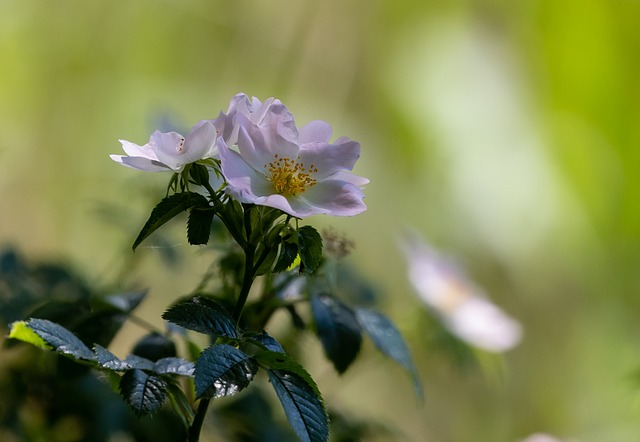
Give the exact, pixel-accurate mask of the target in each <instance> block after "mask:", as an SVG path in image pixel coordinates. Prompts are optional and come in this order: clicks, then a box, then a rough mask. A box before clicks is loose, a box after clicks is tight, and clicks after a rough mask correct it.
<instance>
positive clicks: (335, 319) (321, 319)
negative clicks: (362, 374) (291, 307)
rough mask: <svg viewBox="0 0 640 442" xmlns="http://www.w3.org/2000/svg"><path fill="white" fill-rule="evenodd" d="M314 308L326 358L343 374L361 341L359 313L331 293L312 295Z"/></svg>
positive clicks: (312, 306) (314, 316)
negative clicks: (357, 315)
mask: <svg viewBox="0 0 640 442" xmlns="http://www.w3.org/2000/svg"><path fill="white" fill-rule="evenodd" d="M311 310H312V312H313V319H314V321H315V323H316V333H317V334H318V337H319V338H320V341H321V342H322V346H323V348H324V351H325V354H326V355H327V358H329V360H330V361H331V362H332V363H333V366H334V367H335V368H336V370H337V371H338V373H344V372H345V370H346V369H347V368H348V367H349V365H351V363H352V362H353V361H354V360H355V358H356V356H358V352H359V351H360V346H361V344H362V334H361V331H360V325H359V324H358V320H357V319H356V316H355V315H354V313H353V311H352V310H351V309H350V308H349V307H347V306H346V305H344V304H342V303H340V302H339V301H337V300H336V299H334V298H332V297H330V296H328V295H317V296H312V298H311Z"/></svg>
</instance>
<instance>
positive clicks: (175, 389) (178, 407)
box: [166, 381, 194, 428]
mask: <svg viewBox="0 0 640 442" xmlns="http://www.w3.org/2000/svg"><path fill="white" fill-rule="evenodd" d="M166 385H167V392H168V395H169V400H170V401H171V406H172V407H173V409H174V410H175V412H176V414H177V415H178V416H179V417H180V419H181V420H182V424H183V425H184V427H185V428H189V426H190V425H191V422H193V417H194V413H193V409H192V408H191V404H190V403H189V399H187V396H186V395H185V393H184V391H182V388H180V385H177V384H176V383H175V382H173V381H167V382H166Z"/></svg>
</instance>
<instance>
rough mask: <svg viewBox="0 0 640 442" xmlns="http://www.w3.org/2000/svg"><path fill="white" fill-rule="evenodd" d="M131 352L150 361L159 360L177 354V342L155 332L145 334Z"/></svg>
mask: <svg viewBox="0 0 640 442" xmlns="http://www.w3.org/2000/svg"><path fill="white" fill-rule="evenodd" d="M131 353H133V354H134V355H137V356H141V357H143V358H146V359H149V360H150V361H157V360H158V359H162V358H169V357H174V356H176V354H177V350H176V344H175V343H174V342H173V341H172V340H171V339H169V338H167V337H166V336H163V335H161V334H159V333H155V332H153V333H149V334H147V335H145V336H143V337H142V339H140V340H139V341H138V342H137V343H136V345H135V346H134V347H133V350H131Z"/></svg>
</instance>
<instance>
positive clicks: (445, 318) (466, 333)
mask: <svg viewBox="0 0 640 442" xmlns="http://www.w3.org/2000/svg"><path fill="white" fill-rule="evenodd" d="M402 246H403V247H402V248H403V250H404V252H405V255H406V257H407V260H408V262H409V280H410V281H411V283H412V285H413V287H414V288H415V290H416V292H417V293H418V295H419V297H420V299H421V300H422V301H423V302H424V303H425V304H426V305H427V307H429V308H430V309H431V310H432V311H433V312H434V313H436V314H437V315H438V317H439V318H440V319H441V320H442V322H443V323H444V325H445V326H446V327H447V328H448V329H449V331H450V332H451V333H452V334H453V335H455V336H457V337H458V338H459V339H461V340H463V341H465V342H467V343H468V344H470V345H472V346H475V347H478V348H481V349H484V350H487V351H491V352H504V351H506V350H509V349H511V348H513V347H514V346H516V345H517V344H518V343H519V342H520V339H521V336H522V328H521V326H520V324H519V323H518V322H517V321H515V320H514V319H512V318H510V317H509V316H508V315H507V314H506V313H504V312H503V311H502V310H501V309H500V308H499V307H498V306H496V305H495V304H493V303H492V302H491V301H490V300H489V299H487V297H486V296H485V295H484V293H483V292H482V291H481V290H480V289H479V288H478V287H476V286H475V285H474V284H473V283H472V282H470V281H469V280H468V279H467V278H466V277H465V276H464V275H463V274H462V272H460V271H459V270H458V269H456V268H455V267H454V266H453V265H452V264H450V263H449V262H448V261H447V260H446V259H445V258H443V257H442V256H440V255H439V254H438V253H436V252H435V251H434V250H433V249H431V248H430V247H428V246H427V245H426V244H425V243H424V242H422V241H421V240H420V239H419V238H417V237H415V236H414V237H412V238H411V240H410V241H405V242H404V243H403V245H402Z"/></svg>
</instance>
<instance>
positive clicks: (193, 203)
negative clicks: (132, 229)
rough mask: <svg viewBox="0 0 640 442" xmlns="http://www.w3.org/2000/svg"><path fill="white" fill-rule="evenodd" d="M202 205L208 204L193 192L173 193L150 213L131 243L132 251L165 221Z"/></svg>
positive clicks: (202, 197)
mask: <svg viewBox="0 0 640 442" xmlns="http://www.w3.org/2000/svg"><path fill="white" fill-rule="evenodd" d="M203 204H204V205H208V204H209V203H208V202H207V199H206V198H205V197H204V196H202V195H200V194H199V193H195V192H181V193H174V194H173V195H171V196H168V197H166V198H164V199H163V200H162V201H160V202H159V203H158V204H157V205H156V206H155V207H154V208H153V210H152V211H151V215H150V216H149V219H148V220H147V222H146V223H145V225H144V226H143V227H142V230H141V231H140V233H139V234H138V237H137V238H136V240H135V241H134V242H133V246H132V249H133V250H135V249H136V247H138V246H139V245H140V243H141V242H142V241H144V240H145V238H147V237H148V236H149V235H151V234H152V233H153V232H155V231H156V230H158V229H159V228H160V227H162V225H164V224H165V223H166V222H167V221H169V220H171V219H172V218H174V217H175V216H177V215H179V214H180V213H182V212H184V211H186V210H189V209H190V208H192V207H197V206H202V205H203Z"/></svg>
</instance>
